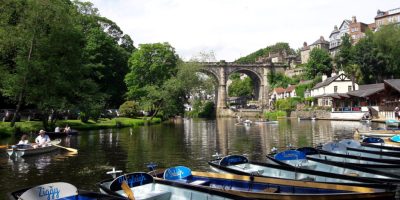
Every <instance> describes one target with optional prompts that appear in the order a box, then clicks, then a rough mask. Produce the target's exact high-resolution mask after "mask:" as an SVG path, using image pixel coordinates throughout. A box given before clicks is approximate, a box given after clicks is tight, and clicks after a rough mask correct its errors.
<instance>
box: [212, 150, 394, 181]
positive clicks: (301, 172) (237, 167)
mask: <svg viewBox="0 0 400 200" xmlns="http://www.w3.org/2000/svg"><path fill="white" fill-rule="evenodd" d="M208 164H209V165H210V166H211V167H212V169H213V170H214V171H217V172H225V173H233V174H239V175H249V176H260V177H269V178H279V179H282V180H288V181H291V180H299V181H314V182H318V183H337V184H346V185H355V186H368V187H379V188H380V187H384V188H387V187H388V184H385V183H384V181H381V180H378V179H370V178H365V177H356V176H348V175H343V174H334V173H327V172H321V171H315V170H312V169H306V168H304V169H303V168H298V167H293V166H289V165H277V164H271V163H261V162H254V161H249V160H248V159H247V158H246V157H245V156H242V155H229V156H225V157H223V158H219V159H215V160H211V161H209V162H208ZM389 185H390V184H389Z"/></svg>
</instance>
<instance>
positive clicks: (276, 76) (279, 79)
mask: <svg viewBox="0 0 400 200" xmlns="http://www.w3.org/2000/svg"><path fill="white" fill-rule="evenodd" d="M267 77H268V84H269V85H270V87H271V88H276V87H283V88H287V87H288V85H296V84H297V83H298V82H299V79H295V78H290V77H288V76H286V75H285V74H283V73H281V72H274V71H271V72H268V74H267Z"/></svg>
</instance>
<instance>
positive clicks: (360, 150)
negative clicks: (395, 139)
mask: <svg viewBox="0 0 400 200" xmlns="http://www.w3.org/2000/svg"><path fill="white" fill-rule="evenodd" d="M322 150H324V151H328V152H333V153H338V154H345V155H355V156H361V157H370V158H377V159H391V160H396V161H398V162H400V157H399V154H400V152H395V151H390V150H386V149H381V150H379V149H377V148H368V147H361V146H360V144H359V143H358V142H356V141H355V140H347V139H346V140H343V141H341V142H328V143H326V144H324V145H323V146H322Z"/></svg>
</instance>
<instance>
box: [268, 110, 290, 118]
mask: <svg viewBox="0 0 400 200" xmlns="http://www.w3.org/2000/svg"><path fill="white" fill-rule="evenodd" d="M264 117H265V119H268V120H277V119H278V117H286V112H285V111H281V110H279V111H275V112H266V113H264Z"/></svg>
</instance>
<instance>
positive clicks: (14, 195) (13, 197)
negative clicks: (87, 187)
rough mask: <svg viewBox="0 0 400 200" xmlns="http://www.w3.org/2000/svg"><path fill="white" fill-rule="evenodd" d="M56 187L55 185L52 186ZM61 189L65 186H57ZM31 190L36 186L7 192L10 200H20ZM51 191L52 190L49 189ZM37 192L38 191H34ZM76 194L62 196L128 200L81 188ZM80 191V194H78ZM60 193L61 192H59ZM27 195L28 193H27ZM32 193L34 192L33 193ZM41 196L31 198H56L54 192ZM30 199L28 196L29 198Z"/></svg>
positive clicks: (91, 199)
mask: <svg viewBox="0 0 400 200" xmlns="http://www.w3.org/2000/svg"><path fill="white" fill-rule="evenodd" d="M52 188H55V187H52ZM57 189H59V190H63V189H65V188H57ZM29 190H35V188H34V187H28V188H24V189H20V190H17V191H14V192H10V193H8V194H7V197H8V199H10V200H19V199H21V198H20V197H21V196H22V195H24V193H25V192H27V191H29ZM48 192H49V193H50V191H48ZM34 193H37V192H34ZM74 193H75V194H74V195H73V196H69V195H68V197H62V198H61V199H84V200H97V199H102V200H114V199H115V200H126V198H121V197H117V196H110V195H107V194H101V193H98V192H90V191H84V190H79V191H78V192H76V191H75V192H74ZM76 193H78V194H76ZM58 194H59V193H58ZM25 195H26V194H25ZM31 195H32V193H31ZM36 195H37V194H36ZM39 196H41V197H36V198H35V197H32V196H31V197H30V198H29V199H55V198H54V197H52V194H49V195H47V194H42V195H39ZM27 199H28V198H27Z"/></svg>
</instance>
